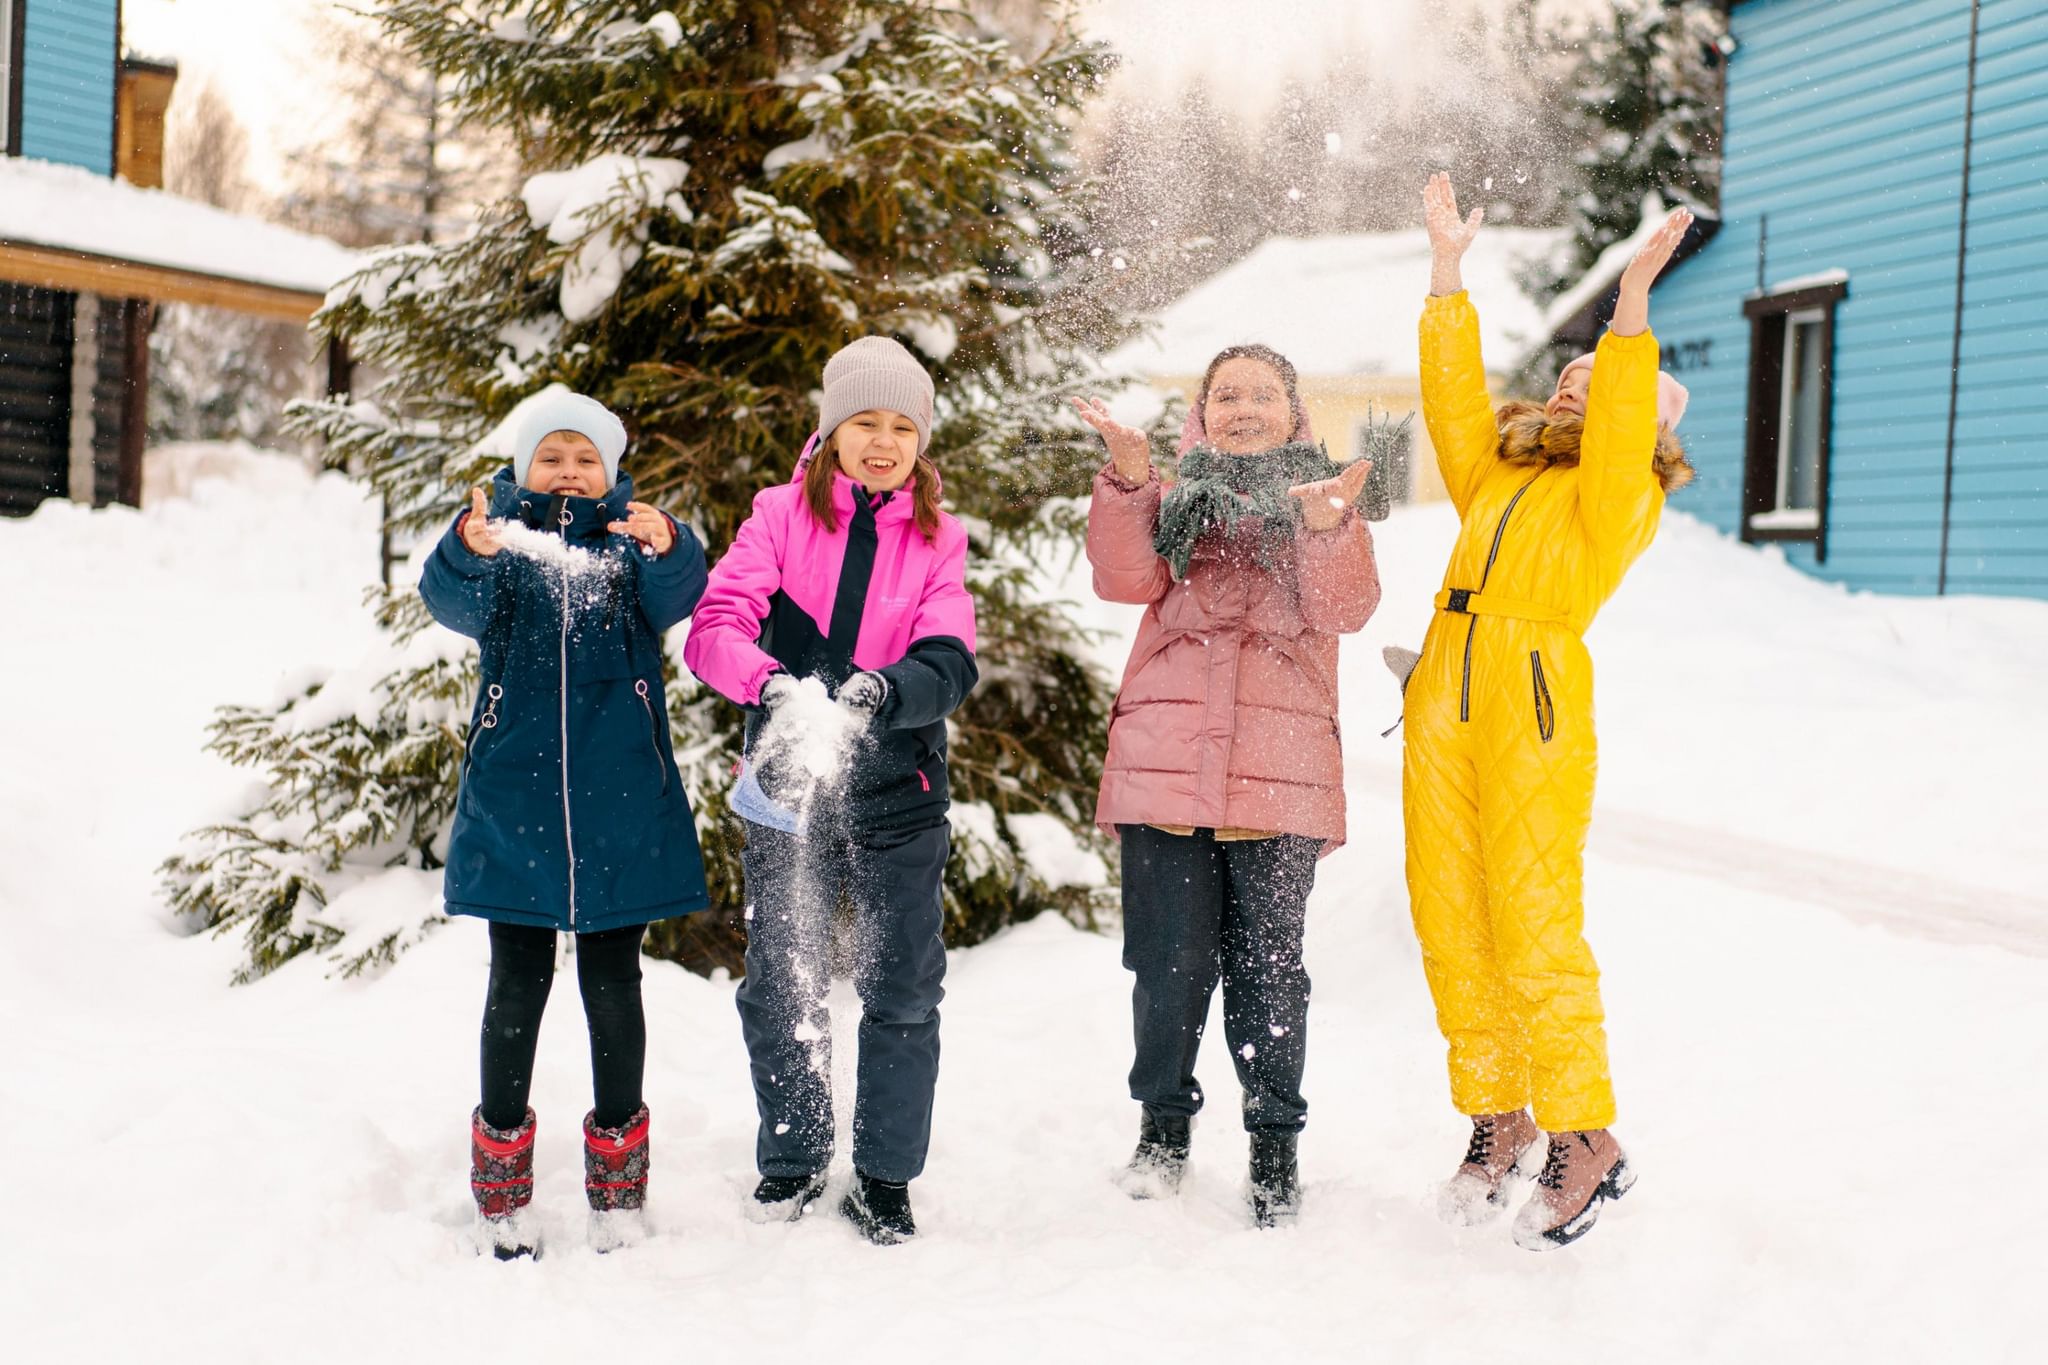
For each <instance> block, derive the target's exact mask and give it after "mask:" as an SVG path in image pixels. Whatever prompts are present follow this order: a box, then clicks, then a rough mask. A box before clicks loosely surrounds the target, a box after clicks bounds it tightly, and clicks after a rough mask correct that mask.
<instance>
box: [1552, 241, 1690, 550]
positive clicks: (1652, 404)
mask: <svg viewBox="0 0 2048 1365" xmlns="http://www.w3.org/2000/svg"><path fill="white" fill-rule="evenodd" d="M1691 226H1692V214H1691V213H1690V212H1688V211H1687V210H1685V209H1682V208H1681V209H1676V210H1673V212H1672V214H1671V216H1670V217H1669V218H1666V219H1665V220H1664V225H1663V226H1662V227H1660V228H1658V229H1657V231H1656V232H1655V233H1654V234H1653V235H1652V236H1651V237H1650V239H1649V240H1648V241H1646V242H1644V243H1643V245H1642V248H1641V249H1640V250H1638V251H1637V252H1636V254H1635V258H1634V259H1633V260H1631V261H1630V262H1629V263H1628V268H1627V269H1626V270H1624V271H1623V272H1622V275H1621V291H1620V297H1619V298H1618V299H1617V301H1616V303H1615V307H1614V321H1613V323H1612V324H1611V325H1610V326H1609V328H1608V331H1607V335H1606V336H1604V337H1602V338H1601V339H1600V346H1599V349H1598V350H1597V351H1596V352H1595V353H1594V361H1593V379H1592V383H1591V386H1590V387H1589V389H1588V391H1587V394H1586V425H1585V432H1584V434H1583V436H1582V437H1581V438H1580V444H1579V517H1580V520H1581V521H1582V522H1583V523H1584V525H1585V528H1586V534H1587V536H1588V538H1590V539H1591V540H1592V541H1593V543H1594V546H1595V547H1596V548H1597V549H1598V550H1599V551H1600V553H1601V557H1602V559H1603V560H1605V561H1609V562H1608V563H1607V568H1608V569H1609V571H1610V572H1611V573H1614V574H1616V575H1618V574H1619V573H1620V572H1621V571H1622V570H1623V569H1625V568H1627V567H1628V562H1629V561H1630V560H1632V559H1634V558H1635V556H1636V555H1637V554H1639V553H1641V552H1642V550H1643V548H1644V547H1645V546H1647V545H1648V544H1649V543H1650V538H1651V537H1652V536H1654V535H1655V534H1656V530H1657V520H1658V517H1659V515H1660V514H1661V513H1662V511H1663V507H1664V489H1663V486H1662V485H1661V484H1660V483H1659V482H1658V480H1657V474H1656V470H1655V466H1654V463H1653V457H1654V455H1655V452H1656V448H1657V435H1658V431H1657V370H1658V360H1659V350H1658V346H1657V338H1656V336H1655V334H1653V333H1652V332H1651V331H1650V286H1651V285H1652V284H1653V283H1655V281H1656V279H1657V275H1658V274H1659V272H1661V271H1662V270H1663V269H1664V267H1665V266H1666V265H1668V264H1670V261H1671V256H1672V253H1673V252H1675V251H1676V250H1677V249H1678V244H1679V242H1680V241H1682V240H1683V239H1684V237H1685V232H1686V229H1687V228H1689V227H1691Z"/></svg>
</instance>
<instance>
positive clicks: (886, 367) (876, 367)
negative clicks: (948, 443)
mask: <svg viewBox="0 0 2048 1365" xmlns="http://www.w3.org/2000/svg"><path fill="white" fill-rule="evenodd" d="M870 408H878V409H881V410H882V411H885V412H900V413H902V414H903V415H904V416H905V417H908V418H909V419H910V420H911V421H912V422H913V423H915V424H916V426H917V453H918V454H920V455H922V454H924V452H925V450H926V448H927V447H929V446H930V445H931V443H932V377H931V376H930V375H928V374H926V373H925V372H924V366H922V365H920V364H918V363H917V357H916V356H913V355H912V354H911V353H910V352H909V351H908V350H906V349H904V347H903V345H902V344H901V343H900V342H895V341H891V340H890V339H889V338H888V337H862V338H861V339H860V340H859V341H855V342H851V343H849V344H848V345H846V346H844V347H842V348H840V351H839V353H838V354H837V355H835V356H833V357H832V358H831V359H830V360H828V361H826V362H825V397H824V401H822V402H821V403H819V405H818V430H819V432H821V433H822V434H824V435H826V436H830V435H831V434H832V432H833V429H834V428H836V427H837V426H838V425H839V424H840V423H841V422H844V421H845V420H846V419H847V418H849V417H851V416H853V415H854V414H855V413H857V412H866V411H868V410H869V409H870Z"/></svg>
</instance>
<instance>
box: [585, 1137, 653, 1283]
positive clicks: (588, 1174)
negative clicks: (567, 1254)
mask: <svg viewBox="0 0 2048 1365" xmlns="http://www.w3.org/2000/svg"><path fill="white" fill-rule="evenodd" d="M647 1164H648V1142H647V1106H646V1105H644V1104H643V1105H641V1106H640V1108H639V1109H638V1110H636V1111H634V1113H633V1116H632V1117H631V1118H629V1119H627V1120H626V1121H625V1122H624V1123H622V1124H620V1125H619V1126H618V1127H616V1128H600V1127H598V1126H597V1111H596V1110H595V1109H593V1110H591V1111H590V1112H589V1113H588V1114H585V1115H584V1116H583V1194H584V1197H585V1198H587V1199H588V1200H589V1201H590V1246H591V1249H592V1250H593V1251H598V1252H606V1251H617V1250H618V1249H619V1248H620V1247H623V1246H631V1245H633V1244H634V1243H636V1242H640V1241H644V1240H645V1239H646V1237H647Z"/></svg>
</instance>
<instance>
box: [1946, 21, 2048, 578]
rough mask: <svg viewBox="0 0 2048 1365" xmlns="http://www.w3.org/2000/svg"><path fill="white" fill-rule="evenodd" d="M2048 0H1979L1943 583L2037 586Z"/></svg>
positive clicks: (2046, 389) (2042, 477) (2047, 386)
mask: <svg viewBox="0 0 2048 1365" xmlns="http://www.w3.org/2000/svg"><path fill="white" fill-rule="evenodd" d="M2044 88H2048V8H2044V7H2043V6H2042V5H2041V4H2040V3H2039V0H1984V6H1983V11H1982V13H1981V15H1980V18H1979V29H1978V35H1977V110H1976V125H1975V128H1974V130H1973V132H1974V141H1973V144H1972V148H1971V157H1970V249H1969V256H1968V259H1967V260H1966V262H1965V264H1964V276H1963V308H1964V312H1963V349H1962V384H1961V387H1960V390H1959V393H1958V396H1957V397H1958V401H1957V405H1956V474H1955V491H1954V501H1953V503H1952V504H1951V508H1950V517H1949V556H1948V587H1949V591H1951V592H1985V593H2026V594H2028V595H2030V596H2036V597H2048V322H2044V314H2048V271H2044V270H2043V269H2042V265H2043V262H2044V259H2048V247H2044V245H2043V239H2042V227H2041V222H2042V215H2043V214H2044V213H2048V108H2044V107H2043V101H2042V98H2041V93H2040V92H2041V91H2042V90H2043V89H2044Z"/></svg>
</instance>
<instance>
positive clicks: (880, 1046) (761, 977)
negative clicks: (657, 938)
mask: <svg viewBox="0 0 2048 1365" xmlns="http://www.w3.org/2000/svg"><path fill="white" fill-rule="evenodd" d="M946 847H947V833H946V829H945V827H944V826H940V827H939V828H937V829H925V830H915V831H911V832H907V833H895V832H891V833H875V834H866V835H845V834H841V835H838V836H834V835H829V834H823V833H819V832H815V831H814V832H813V833H812V834H811V835H810V836H809V837H808V838H805V839H798V838H796V837H795V836H794V835H789V834H783V833H781V832H779V831H777V830H772V829H768V828H765V827H763V826H761V825H756V824H753V823H751V822H750V823H748V825H747V847H746V852H745V854H744V857H743V862H744V865H745V870H746V878H747V888H746V895H747V979H746V980H745V981H742V982H741V983H740V989H739V1010H740V1029H741V1032H742V1033H743V1034H744V1035H745V1037H746V1042H747V1056H748V1058H749V1059H750V1061H751V1062H752V1066H753V1074H754V1105H755V1108H756V1109H757V1110H758V1111H759V1113H760V1116H761V1130H760V1135H759V1137H758V1138H757V1139H756V1141H755V1144H754V1161H755V1165H756V1166H758V1167H759V1168H760V1171H761V1174H762V1175H775V1176H800V1175H809V1174H810V1173H812V1172H813V1171H821V1170H823V1169H825V1167H826V1166H828V1165H829V1164H831V1161H832V1032H831V1030H832V1021H831V1016H830V1014H829V1013H828V1012H827V1010H826V1007H825V993H826V991H827V990H829V989H830V987H831V947H832V918H833V912H834V911H835V909H836V908H837V907H838V905H839V903H840V898H841V897H842V896H844V897H845V899H846V901H847V902H848V903H849V904H850V905H851V906H852V909H853V915H854V924H855V953H854V956H855V963H854V974H853V982H854V988H855V989H856V990H857V991H859V993H860V1002H861V1019H860V1060H859V1062H858V1064H857V1067H856V1075H857V1077H858V1080H857V1084H856V1088H855V1092H854V1101H853V1164H854V1165H855V1166H856V1167H857V1168H858V1169H859V1170H860V1171H862V1172H863V1173H864V1174H867V1175H871V1176H874V1177H876V1178H877V1179H880V1180H898V1181H907V1180H914V1179H916V1178H917V1176H918V1175H919V1174H920V1173H921V1172H922V1171H923V1170H924V1159H925V1151H926V1149H927V1148H928V1147H929V1146H930V1144H931V1129H932V1095H933V1091H934V1090H935V1089H936V1088H937V1085H938V1079H939V1001H940V999H941V998H943V997H944V995H945V990H944V988H943V986H942V985H941V983H942V982H943V981H944V980H945V976H946V948H945V944H944V943H943V942H942V941H941V940H940V938H939V930H940V927H941V925H942V923H943V920H944V909H943V906H942V903H941V901H940V884H941V879H942V878H943V876H944V874H945V870H946Z"/></svg>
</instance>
